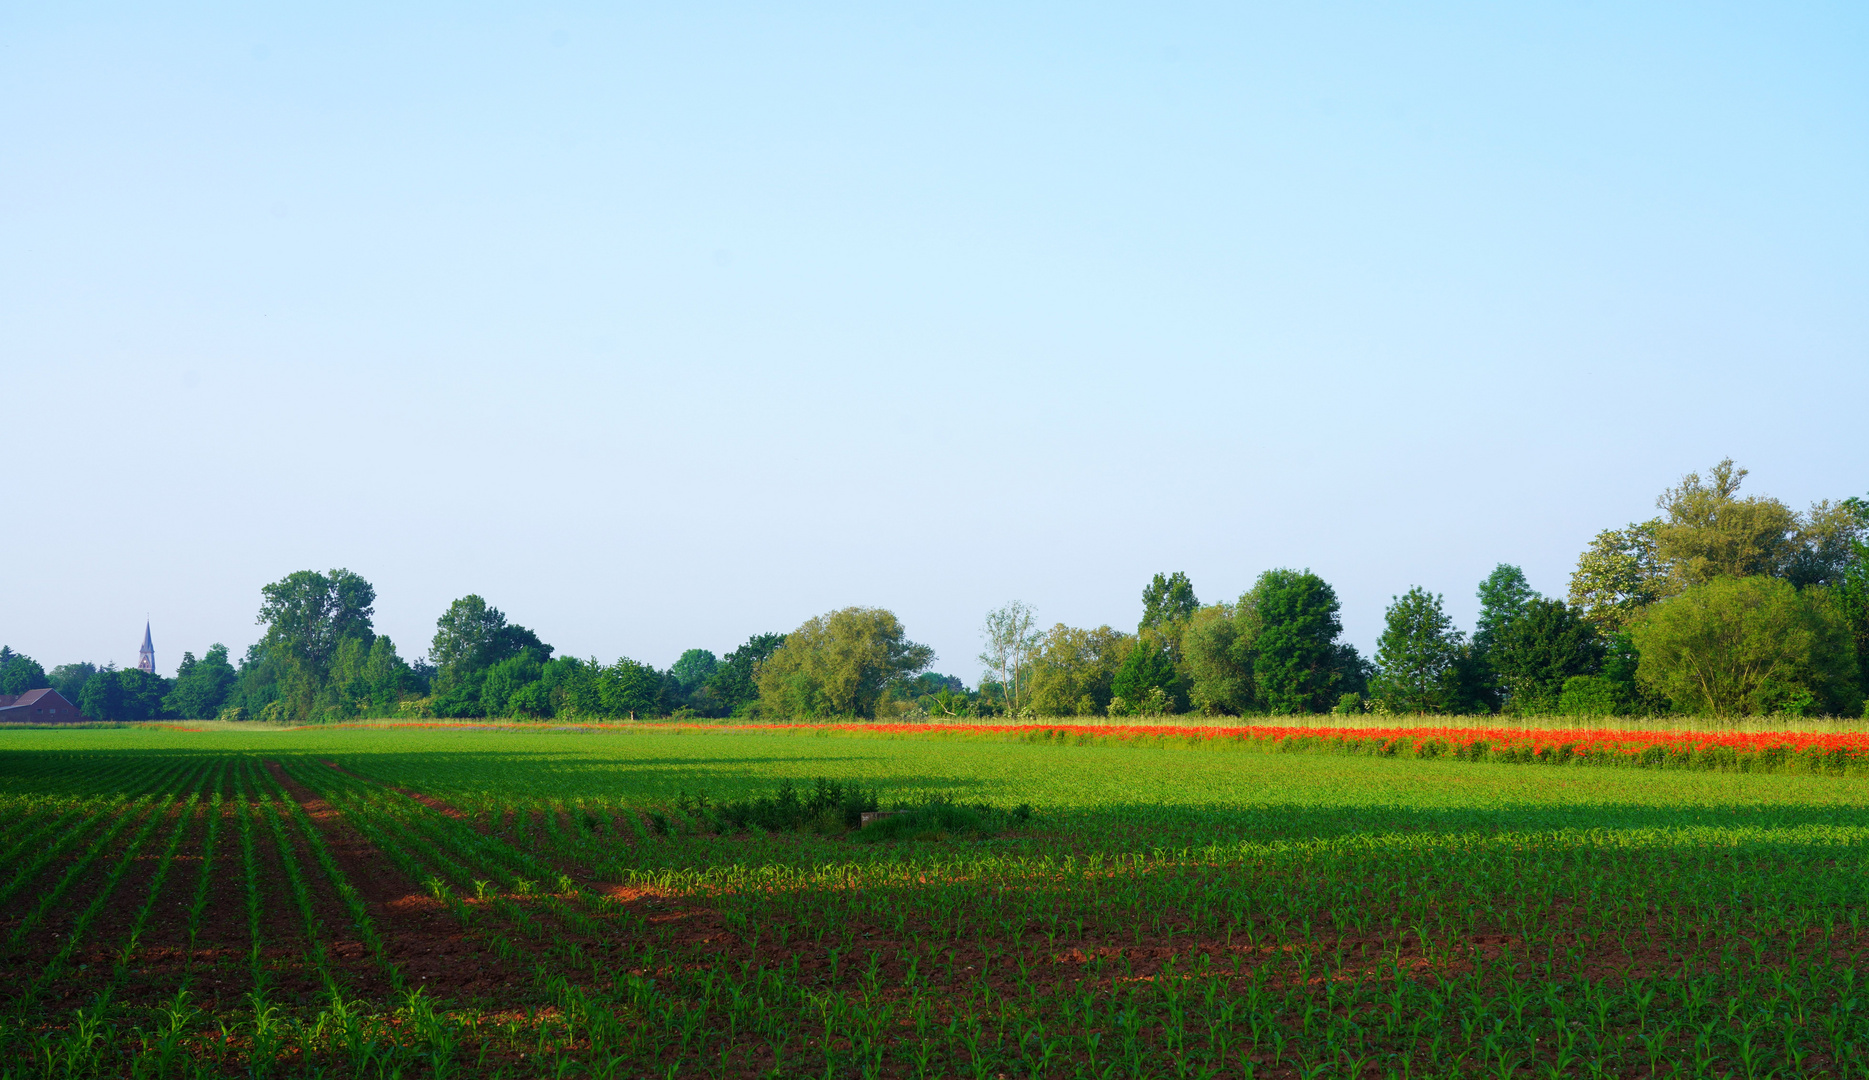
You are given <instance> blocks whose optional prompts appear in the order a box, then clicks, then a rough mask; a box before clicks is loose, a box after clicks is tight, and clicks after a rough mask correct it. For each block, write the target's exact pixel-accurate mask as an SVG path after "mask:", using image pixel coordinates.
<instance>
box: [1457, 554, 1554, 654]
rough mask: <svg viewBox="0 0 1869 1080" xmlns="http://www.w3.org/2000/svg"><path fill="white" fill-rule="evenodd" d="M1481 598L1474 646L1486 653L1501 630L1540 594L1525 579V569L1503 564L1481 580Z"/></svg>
mask: <svg viewBox="0 0 1869 1080" xmlns="http://www.w3.org/2000/svg"><path fill="white" fill-rule="evenodd" d="M1479 597H1480V618H1479V621H1478V623H1477V624H1475V626H1474V628H1473V645H1474V648H1475V649H1477V650H1478V651H1480V652H1482V653H1484V652H1490V651H1491V650H1492V647H1493V642H1494V641H1496V640H1498V638H1499V635H1500V633H1501V632H1502V631H1504V630H1505V628H1506V627H1507V626H1508V625H1510V624H1511V623H1512V621H1513V620H1515V619H1517V618H1518V617H1519V616H1520V615H1522V614H1524V613H1525V610H1526V608H1527V607H1528V606H1529V605H1530V604H1531V602H1532V601H1534V600H1536V599H1538V593H1537V591H1536V590H1534V589H1533V588H1532V587H1531V583H1530V582H1528V581H1526V580H1525V571H1523V570H1521V569H1519V568H1518V567H1516V566H1511V565H1508V564H1506V563H1500V564H1499V565H1498V566H1495V567H1494V568H1493V572H1492V573H1490V574H1488V575H1486V580H1485V581H1482V582H1480V588H1479Z"/></svg>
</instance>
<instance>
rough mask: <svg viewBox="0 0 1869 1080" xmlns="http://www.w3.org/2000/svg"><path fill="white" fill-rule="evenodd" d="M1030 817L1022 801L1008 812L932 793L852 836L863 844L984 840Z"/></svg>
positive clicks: (1029, 812) (1029, 810)
mask: <svg viewBox="0 0 1869 1080" xmlns="http://www.w3.org/2000/svg"><path fill="white" fill-rule="evenodd" d="M1031 817H1032V807H1031V806H1030V805H1029V804H1025V803H1021V804H1020V805H1019V806H1018V807H1016V808H1014V809H1013V810H1012V811H1010V812H1007V811H1002V810H996V809H994V808H993V807H992V806H989V805H988V804H986V803H972V804H962V803H958V802H955V801H954V800H953V799H951V798H949V797H947V796H944V795H934V796H930V797H928V798H926V799H924V800H922V801H920V802H918V803H915V804H912V805H910V806H908V807H905V808H900V809H897V810H895V811H894V812H892V813H891V814H890V815H889V816H888V817H885V818H882V819H880V820H877V821H874V822H871V823H870V824H868V825H866V826H864V827H863V828H862V829H860V830H859V831H857V832H856V833H855V834H853V835H852V836H851V839H852V840H855V841H857V842H858V843H864V844H877V843H882V842H884V841H888V840H932V841H940V840H949V839H956V840H986V839H989V838H991V837H993V836H996V835H998V834H999V833H1000V832H1001V831H1002V830H1004V829H1006V828H1007V827H1009V826H1012V825H1023V824H1024V823H1025V822H1027V821H1028V820H1030V819H1031Z"/></svg>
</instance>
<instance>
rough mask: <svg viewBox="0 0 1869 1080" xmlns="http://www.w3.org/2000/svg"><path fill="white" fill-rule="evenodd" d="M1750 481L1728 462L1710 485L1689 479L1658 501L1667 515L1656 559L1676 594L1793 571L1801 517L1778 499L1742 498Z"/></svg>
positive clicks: (1694, 475) (1708, 481) (1657, 539)
mask: <svg viewBox="0 0 1869 1080" xmlns="http://www.w3.org/2000/svg"><path fill="white" fill-rule="evenodd" d="M1745 477H1746V470H1745V469H1741V468H1737V467H1735V466H1734V465H1733V461H1732V459H1731V458H1728V459H1726V460H1725V461H1722V462H1720V463H1719V464H1718V465H1715V466H1714V467H1713V469H1712V470H1711V471H1710V472H1709V474H1708V476H1707V479H1706V480H1705V481H1703V480H1702V479H1701V477H1700V474H1699V473H1688V474H1687V475H1686V476H1685V477H1683V478H1682V479H1681V482H1680V483H1679V484H1678V485H1676V486H1675V487H1672V488H1669V489H1668V490H1667V491H1664V492H1662V494H1661V496H1660V497H1659V498H1658V499H1656V500H1655V505H1656V506H1657V507H1659V508H1660V509H1662V510H1665V511H1667V518H1666V520H1664V521H1663V522H1662V523H1661V525H1660V527H1659V528H1658V529H1657V530H1656V532H1655V552H1656V557H1657V559H1658V561H1659V562H1660V563H1661V565H1662V566H1663V567H1665V568H1666V569H1667V571H1668V573H1669V575H1670V576H1671V577H1672V578H1673V579H1674V586H1675V588H1677V589H1678V588H1687V587H1692V586H1695V585H1704V584H1706V583H1707V582H1710V581H1713V580H1714V579H1716V578H1741V577H1755V576H1783V575H1784V574H1785V573H1786V572H1787V571H1788V570H1789V569H1790V568H1791V565H1792V563H1793V561H1794V558H1795V556H1796V554H1797V548H1798V545H1797V544H1796V542H1795V533H1796V532H1797V530H1798V527H1799V524H1800V522H1799V520H1798V515H1797V514H1796V513H1795V512H1793V511H1792V509H1791V508H1790V507H1788V506H1786V505H1785V504H1784V503H1782V502H1779V501H1778V500H1777V499H1773V498H1769V497H1762V496H1756V495H1754V496H1748V497H1746V498H1743V499H1742V498H1739V497H1738V491H1739V485H1740V482H1741V481H1743V480H1744V479H1745Z"/></svg>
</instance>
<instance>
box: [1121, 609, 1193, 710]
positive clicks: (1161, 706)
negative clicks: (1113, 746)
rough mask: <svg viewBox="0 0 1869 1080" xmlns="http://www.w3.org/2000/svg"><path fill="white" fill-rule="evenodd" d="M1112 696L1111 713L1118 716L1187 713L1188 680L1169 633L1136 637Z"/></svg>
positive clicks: (1152, 633)
mask: <svg viewBox="0 0 1869 1080" xmlns="http://www.w3.org/2000/svg"><path fill="white" fill-rule="evenodd" d="M1170 625H1172V624H1170ZM1110 693H1111V697H1110V711H1111V712H1112V713H1116V714H1118V715H1156V714H1161V713H1180V712H1186V711H1187V708H1188V679H1187V678H1186V676H1185V675H1184V674H1183V673H1182V671H1181V668H1180V665H1179V664H1178V663H1177V662H1176V657H1175V648H1174V644H1173V642H1172V641H1171V640H1170V639H1169V638H1168V636H1167V635H1166V634H1165V633H1163V632H1162V631H1160V630H1153V629H1151V630H1145V631H1143V632H1142V633H1140V634H1138V635H1136V642H1135V644H1134V645H1133V646H1131V647H1130V649H1129V652H1128V655H1126V656H1124V657H1123V662H1122V664H1121V666H1119V667H1118V668H1117V669H1116V674H1115V675H1113V676H1112V677H1111V679H1110Z"/></svg>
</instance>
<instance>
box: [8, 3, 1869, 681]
mask: <svg viewBox="0 0 1869 1080" xmlns="http://www.w3.org/2000/svg"><path fill="white" fill-rule="evenodd" d="M1866 57H1869V9H1866V8H1864V7H1863V6H1862V5H1860V4H1832V5H1824V4H1797V5H1787V4H1756V5H1750V6H1747V5H1733V4H1708V3H1694V4H1688V3H1681V4H1670V5H1649V4H1606V3H1562V4H1544V5H1537V4H1510V5H1501V4H1477V3H1476V4H1471V5H1434V4H1393V3H1384V4H1375V3H1370V4H1351V5H1332V4H1323V3H1319V4H1288V5H1278V6H1266V7H1249V6H1246V5H1240V4H1224V5H1215V6H1212V7H1197V6H1181V5H1168V4H1137V5H1132V6H1117V5H1086V4H1055V5H1047V4H1023V5H1007V4H983V5H971V4H959V3H953V2H951V0H950V2H944V3H939V4H928V5H919V6H917V5H909V4H888V5H875V4H866V5H850V6H848V7H832V6H815V5H814V6H799V5H775V4H749V5H745V6H714V5H704V4H669V5H621V4H619V5H592V6H588V7H580V6H575V5H563V4H559V5H546V4H524V5H521V4H511V5H493V4H433V5H416V4H400V3H380V4H345V3H331V4H316V5H305V4H297V5H283V4H258V5H256V4H239V5H232V4H229V5H215V4H192V5H177V4H152V5H147V6H126V5H114V4H82V3H79V4H9V5H4V6H0V375H3V376H4V378H3V379H0V396H3V398H4V402H5V409H6V420H5V423H4V425H3V426H0V432H4V434H3V435H0V438H3V439H4V447H5V452H4V460H5V461H6V465H7V469H6V471H7V474H8V479H9V482H8V483H7V485H6V487H7V492H8V497H7V504H8V505H7V521H6V523H5V525H4V526H0V567H4V569H3V570H0V641H4V642H5V643H6V644H10V645H11V646H13V647H14V648H15V649H21V650H24V651H25V652H27V653H29V654H31V655H33V656H34V657H36V658H38V659H39V660H40V661H41V662H42V663H44V664H45V665H46V666H47V667H48V668H50V667H51V666H53V665H55V664H58V663H64V662H69V661H74V660H91V661H94V662H98V663H102V662H105V661H116V662H118V663H119V664H124V663H134V661H135V654H136V648H137V646H138V644H139V643H140V642H141V639H142V628H143V620H144V618H145V616H147V617H148V618H149V619H151V620H152V621H153V622H154V624H155V640H156V645H157V649H158V654H159V658H160V661H161V664H160V666H161V668H162V669H163V670H164V671H165V672H167V671H172V670H173V668H174V664H175V662H176V661H177V660H178V659H179V658H180V653H181V651H182V650H183V649H190V650H193V651H195V652H196V653H197V654H199V653H200V652H201V651H202V650H203V649H205V648H206V646H207V645H208V644H209V643H210V642H213V641H224V642H226V643H227V644H229V645H231V646H233V647H234V649H235V651H236V653H238V652H239V651H241V650H242V649H243V648H244V647H245V646H246V645H247V644H248V643H249V642H250V641H252V640H253V639H254V638H255V637H256V636H257V629H256V627H255V626H254V614H255V612H256V610H257V608H258V605H259V588H260V586H261V585H262V584H264V583H266V582H268V581H272V580H275V579H277V578H279V577H282V576H283V575H285V574H286V573H288V572H290V571H293V570H299V569H306V568H316V569H326V568H330V567H337V566H343V567H348V568H350V569H352V570H355V571H357V572H358V573H361V574H363V575H364V576H365V577H366V578H368V579H369V580H370V581H371V582H373V583H374V584H375V585H376V588H377V592H378V595H379V599H378V604H377V612H378V618H377V623H378V628H379V629H380V630H382V631H384V632H386V633H389V634H390V635H392V637H394V639H395V640H396V642H397V643H398V646H399V648H400V650H401V652H402V653H403V655H405V656H408V657H411V658H413V657H415V656H419V655H421V654H422V653H423V652H425V651H426V647H427V642H428V639H429V637H430V635H432V633H433V629H434V620H435V617H436V616H437V615H438V614H440V612H441V611H442V610H443V609H444V608H445V607H446V606H447V604H448V602H449V601H450V600H452V599H454V598H455V597H458V596H461V595H463V594H466V593H469V592H478V593H480V594H482V595H483V596H485V597H486V598H487V599H488V600H489V602H491V603H493V604H495V605H497V606H499V607H500V608H502V609H503V610H505V611H506V612H507V614H508V615H509V616H510V617H511V618H513V619H514V620H516V621H518V622H520V623H523V624H525V625H527V626H530V627H533V628H534V629H536V630H537V631H538V632H539V633H540V635H541V636H542V637H543V638H544V639H545V640H546V641H549V642H551V643H552V644H554V645H555V646H557V647H558V648H559V650H560V651H563V652H570V653H573V654H576V655H580V656H591V655H595V656H597V657H599V658H602V659H604V660H606V661H607V660H611V659H614V658H615V657H617V656H618V655H628V656H631V657H634V658H636V659H639V660H645V661H648V662H651V663H654V664H656V665H658V666H664V665H667V664H668V663H670V662H671V661H673V660H674V659H675V657H676V656H678V655H679V654H680V653H681V651H682V650H683V649H685V648H689V647H694V646H699V647H705V648H711V649H713V650H714V651H716V652H717V653H724V652H725V651H726V650H728V649H730V648H732V647H733V646H734V645H736V644H738V643H739V642H740V641H742V640H744V639H745V638H746V637H747V636H749V635H751V634H754V633H757V632H761V631H767V630H786V629H790V628H791V627H793V626H795V625H797V624H798V623H799V622H801V621H802V620H804V619H805V618H807V617H809V616H811V615H813V614H816V613H820V612H823V611H827V610H830V609H833V608H837V607H842V606H846V605H850V604H863V605H879V606H885V607H889V608H891V609H893V610H894V611H896V612H897V613H898V614H899V615H900V616H901V617H902V619H903V620H904V622H905V623H906V625H907V627H908V630H909V632H910V635H911V636H912V637H915V638H916V639H918V640H922V641H927V642H929V643H931V644H933V645H934V646H935V648H936V650H937V652H938V653H939V660H938V661H937V665H936V666H937V668H938V669H939V670H942V671H948V672H952V673H955V674H959V675H961V676H962V677H964V678H966V679H967V680H968V681H969V682H970V683H971V682H973V681H974V680H975V679H977V678H978V675H979V669H978V665H977V664H976V663H975V662H974V660H973V656H974V654H975V653H977V652H978V651H979V637H978V627H979V625H980V622H981V619H982V616H983V614H984V613H985V612H986V611H987V610H988V609H989V608H991V607H994V606H997V605H999V604H1002V603H1004V602H1006V601H1008V600H1011V599H1015V598H1017V599H1023V600H1025V601H1027V602H1029V603H1031V604H1033V605H1035V606H1036V607H1037V608H1038V611H1039V614H1040V617H1041V618H1042V619H1043V620H1044V621H1045V622H1046V623H1047V624H1049V623H1050V622H1053V621H1065V622H1069V623H1072V624H1076V625H1095V624H1098V623H1104V622H1108V623H1111V624H1113V625H1116V626H1119V627H1124V628H1133V626H1134V624H1135V621H1136V619H1137V617H1138V615H1139V614H1140V602H1139V599H1138V597H1139V593H1140V591H1141V589H1142V587H1143V585H1144V584H1145V583H1146V582H1147V580H1148V578H1149V576H1150V575H1151V574H1153V573H1155V572H1157V571H1169V570H1185V571H1186V572H1187V573H1188V574H1189V575H1190V576H1191V577H1192V579H1193V581H1194V585H1195V589H1196V591H1197V593H1198V594H1199V595H1200V597H1201V599H1203V600H1207V601H1211V600H1219V599H1227V598H1231V597H1233V596H1236V595H1237V594H1238V593H1239V592H1240V591H1241V590H1242V589H1244V588H1245V587H1247V586H1248V585H1250V584H1251V582H1252V580H1253V578H1254V577H1256V576H1257V575H1258V574H1259V573H1260V572H1261V571H1262V570H1265V569H1267V568H1268V567H1274V566H1294V567H1310V568H1311V569H1313V570H1315V571H1317V572H1318V573H1320V574H1322V575H1323V576H1324V577H1325V578H1326V579H1327V580H1329V581H1330V582H1332V583H1333V584H1334V585H1335V586H1336V588H1337V590H1338V593H1339V595H1340V596H1341V597H1342V599H1343V607H1344V622H1345V625H1346V630H1347V635H1348V637H1349V639H1350V640H1352V641H1354V642H1355V643H1356V644H1357V645H1358V646H1359V647H1361V648H1363V649H1364V650H1366V651H1368V650H1369V649H1371V647H1372V646H1373V644H1374V641H1375V638H1376V635H1377V634H1378V633H1379V631H1380V627H1381V622H1382V613H1383V608H1384V606H1385V605H1386V604H1387V602H1388V601H1389V598H1390V597H1391V596H1392V595H1393V594H1396V593H1399V592H1402V591H1404V590H1406V589H1407V588H1408V587H1409V586H1411V585H1417V584H1418V585H1422V586H1425V587H1427V588H1429V589H1432V590H1435V591H1438V592H1443V593H1445V594H1446V596H1447V603H1448V606H1449V608H1450V610H1451V611H1452V612H1453V613H1454V614H1455V615H1456V617H1457V618H1458V619H1459V621H1460V622H1461V623H1462V624H1463V625H1464V626H1467V627H1469V628H1470V626H1471V621H1472V617H1473V614H1474V612H1475V611H1476V609H1477V601H1476V600H1475V599H1474V596H1473V591H1474V587H1475V585H1476V583H1477V582H1478V581H1479V580H1480V579H1481V578H1482V577H1484V576H1485V575H1486V573H1487V572H1488V571H1490V570H1491V569H1492V567H1493V566H1494V565H1495V564H1496V563H1499V562H1511V563H1517V564H1519V565H1522V566H1523V567H1524V568H1525V570H1526V572H1527V574H1528V575H1529V576H1530V578H1531V582H1532V584H1533V586H1534V587H1536V588H1538V589H1540V590H1542V591H1544V592H1546V593H1555V594H1560V595H1561V594H1562V593H1563V591H1564V589H1565V586H1566V582H1567V580H1568V575H1569V573H1570V570H1571V568H1572V566H1573V565H1574V563H1575V561H1576V557H1577V554H1578V552H1579V551H1580V550H1581V549H1582V548H1583V546H1584V545H1585V544H1586V543H1587V542H1588V541H1589V539H1590V537H1591V536H1592V535H1594V534H1595V533H1596V532H1597V531H1599V530H1601V529H1604V528H1609V527H1615V526H1620V525H1622V524H1624V523H1627V522H1629V521H1632V520H1638V519H1642V518H1646V517H1648V516H1650V515H1651V514H1652V512H1653V500H1654V497H1655V495H1656V494H1657V493H1658V492H1659V491H1660V490H1661V489H1662V488H1663V487H1665V486H1667V485H1669V484H1671V483H1673V482H1674V481H1676V480H1677V479H1678V478H1679V476H1680V475H1681V474H1682V473H1684V472H1687V471H1689V470H1691V469H1696V468H1704V467H1706V466H1707V465H1709V464H1711V463H1713V462H1715V461H1717V460H1719V459H1720V458H1722V457H1726V456H1732V457H1734V458H1736V459H1737V460H1738V461H1739V462H1740V464H1742V465H1745V466H1747V467H1749V468H1751V469H1752V476H1751V478H1750V480H1749V481H1748V489H1749V490H1752V491H1758V492H1765V493H1770V494H1774V495H1778V496H1779V497H1781V498H1784V499H1786V500H1787V501H1789V502H1791V503H1793V504H1794V505H1797V506H1803V505H1805V504H1808V503H1809V502H1810V501H1812V500H1814V499H1819V498H1838V497H1842V496H1846V495H1851V494H1857V495H1860V494H1864V493H1865V492H1869V468H1866V466H1869V449H1866V443H1865V439H1864V420H1863V416H1864V402H1865V401H1866V400H1869V227H1866V226H1869V198H1866V197H1865V196H1866V195H1869V62H1866V61H1865V58H1866Z"/></svg>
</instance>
